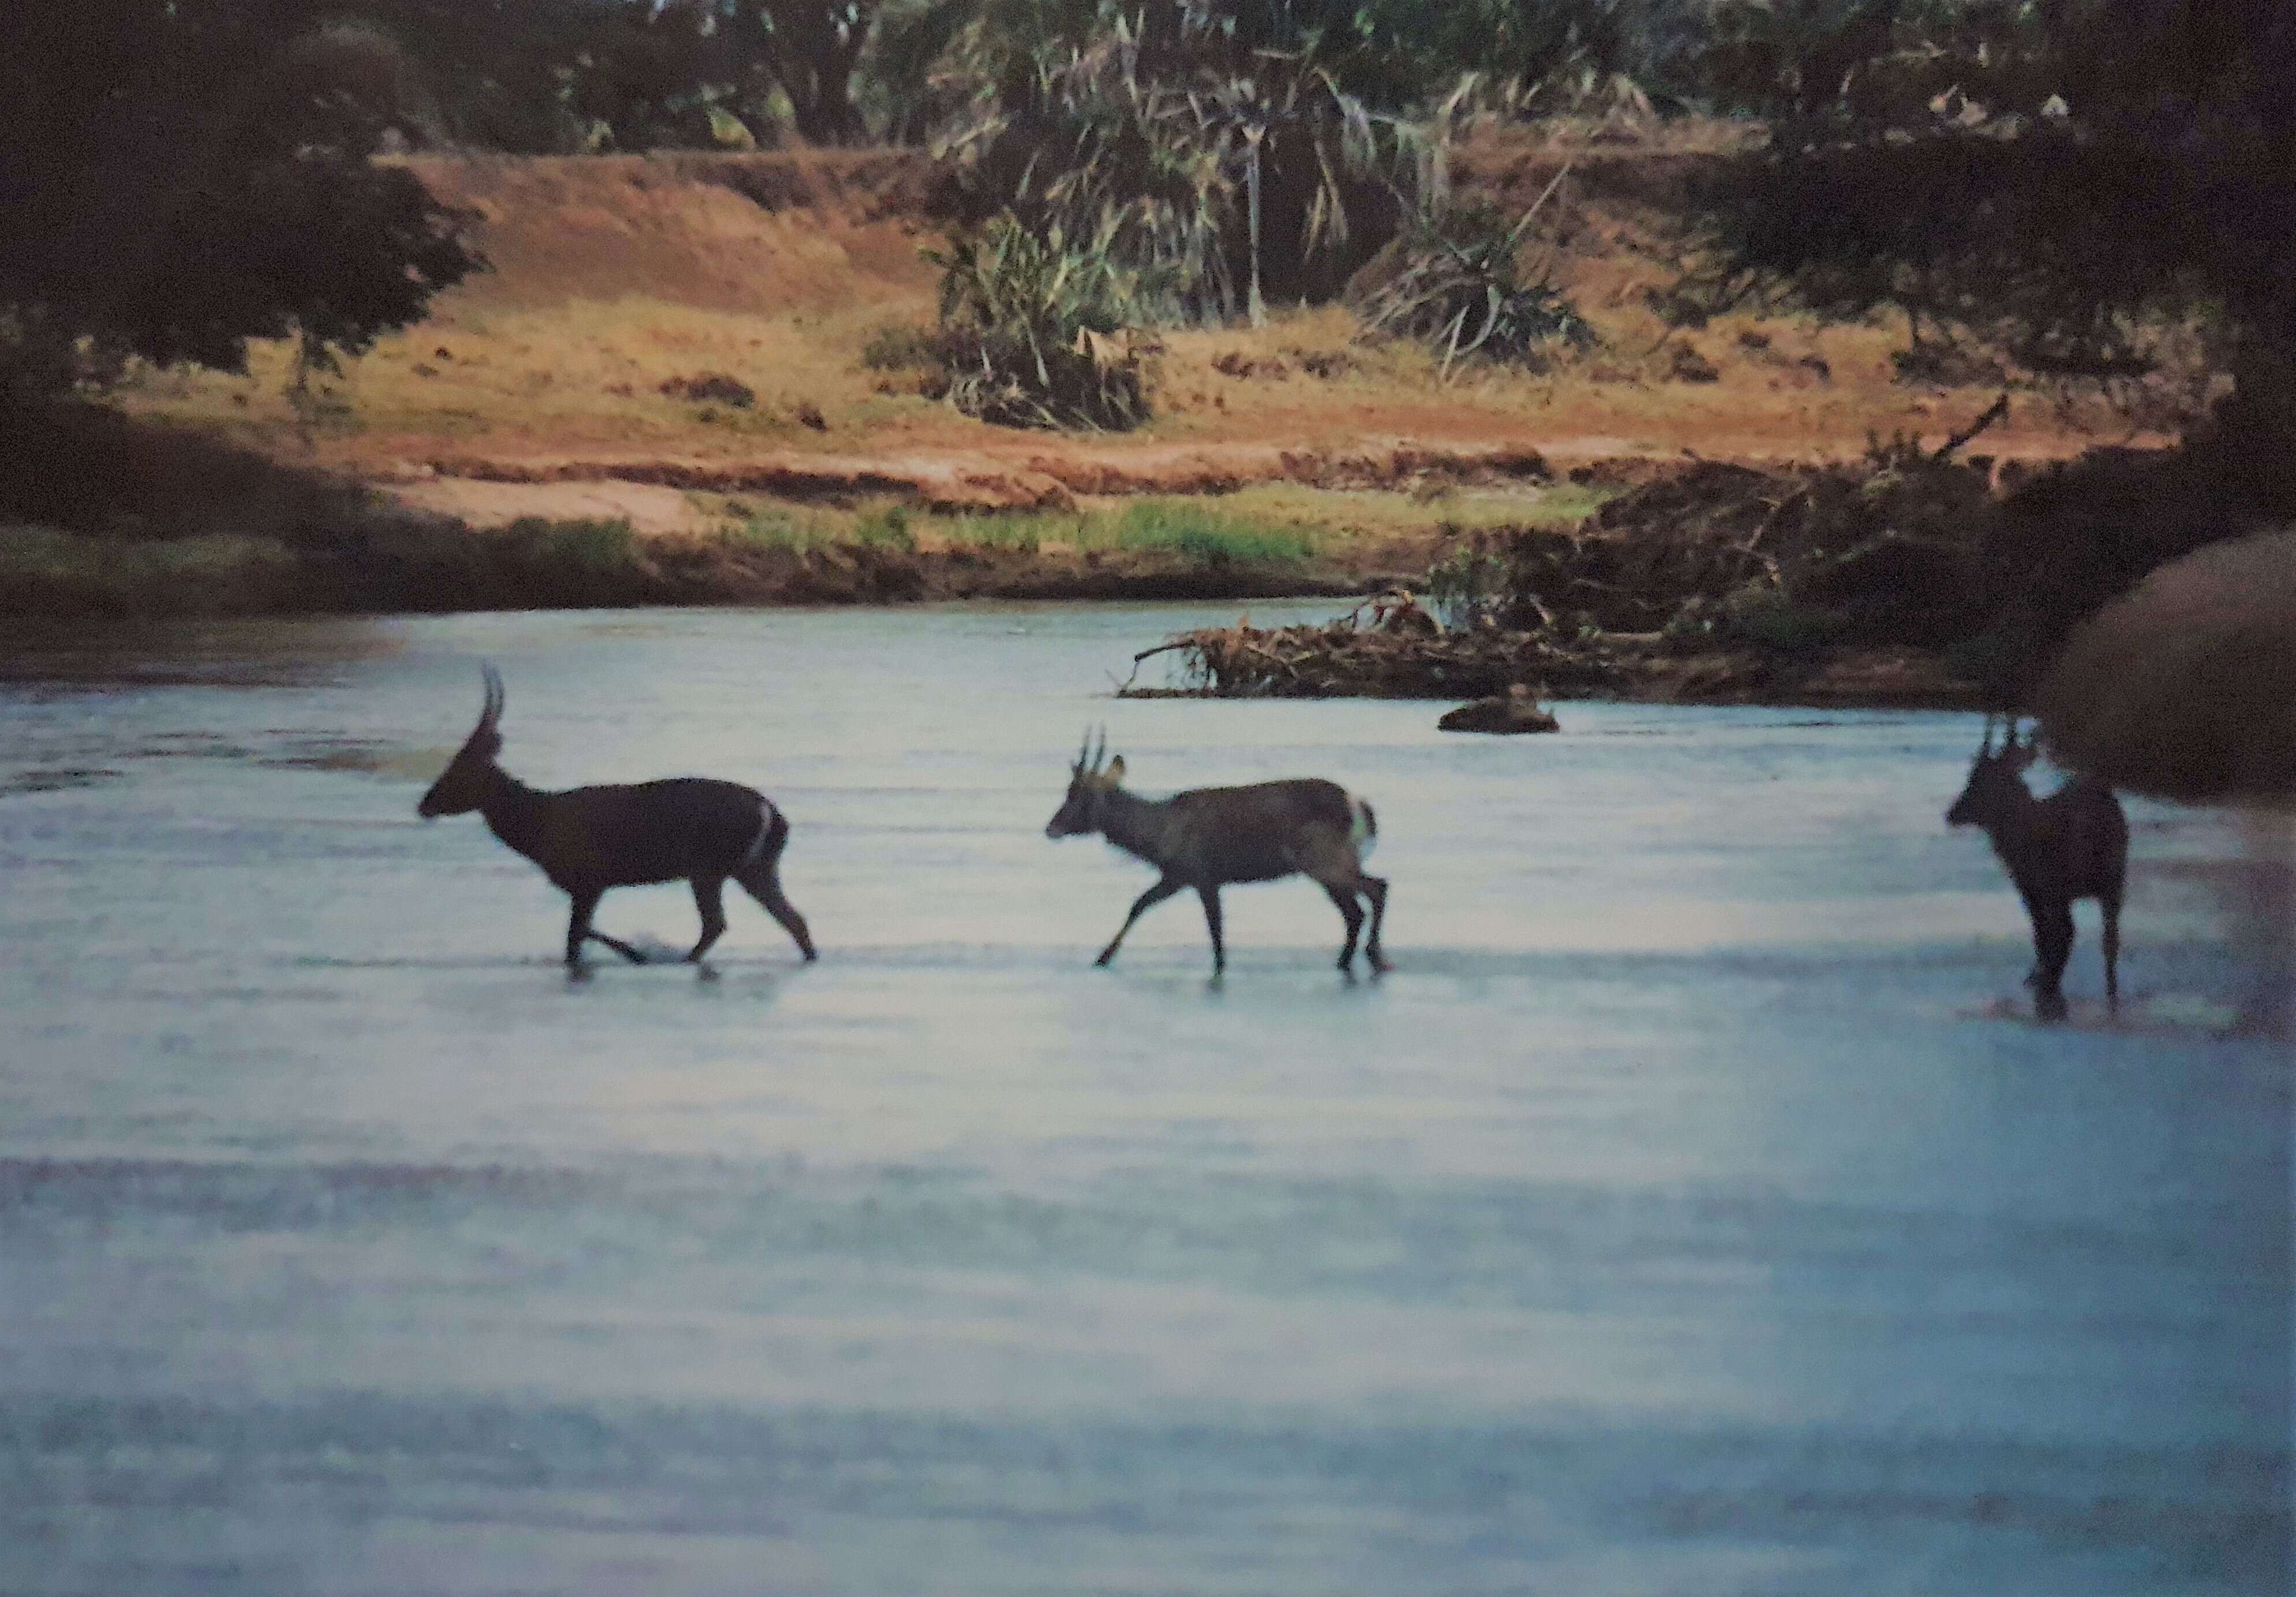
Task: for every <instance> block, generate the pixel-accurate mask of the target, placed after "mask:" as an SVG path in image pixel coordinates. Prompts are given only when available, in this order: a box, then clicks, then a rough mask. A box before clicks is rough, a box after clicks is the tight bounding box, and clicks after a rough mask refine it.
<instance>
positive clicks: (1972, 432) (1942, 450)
mask: <svg viewBox="0 0 2296 1597" xmlns="http://www.w3.org/2000/svg"><path fill="white" fill-rule="evenodd" d="M2007 414H2009V391H2008V390H2007V389H2003V390H2002V391H2001V397H1999V398H1998V399H1996V400H1995V401H1994V402H1993V403H1992V404H1990V405H1987V406H1986V407H1985V411H1984V414H1981V415H1980V416H1979V417H1978V418H1977V420H1976V421H1974V422H1971V423H1970V424H1969V426H1968V428H1967V429H1966V430H1964V431H1961V432H1956V433H1955V434H1954V435H1953V436H1952V437H1951V438H1948V439H1946V441H1945V442H1944V443H1942V444H1940V445H1939V446H1938V449H1937V453H1936V454H1934V455H1931V456H1930V464H1931V465H1933V466H1934V465H1938V464H1940V463H1943V462H1944V460H1945V458H1946V456H1948V455H1951V454H1952V453H1953V452H1954V451H1955V450H1956V449H1958V448H1960V447H1961V446H1963V445H1964V444H1966V443H1967V442H1969V440H1970V439H1972V438H1975V437H1976V436H1977V435H1978V434H1979V433H1980V432H1983V431H1984V430H1986V429H1987V428H1989V427H1990V426H1992V425H1993V424H1994V423H1995V422H1998V421H1999V420H2001V418H2002V417H2004V416H2005V415H2007Z"/></svg>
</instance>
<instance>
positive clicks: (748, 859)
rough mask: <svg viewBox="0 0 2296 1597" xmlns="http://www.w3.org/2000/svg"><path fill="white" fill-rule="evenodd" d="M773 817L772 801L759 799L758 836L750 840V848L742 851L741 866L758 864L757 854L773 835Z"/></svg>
mask: <svg viewBox="0 0 2296 1597" xmlns="http://www.w3.org/2000/svg"><path fill="white" fill-rule="evenodd" d="M774 815H775V810H774V801H773V800H772V799H770V798H760V799H758V835H757V836H756V837H753V838H751V839H750V846H749V847H748V848H744V849H742V865H743V866H748V865H753V864H757V863H758V852H759V851H760V850H761V849H763V848H765V846H766V839H767V838H769V837H771V836H772V835H773V831H774Z"/></svg>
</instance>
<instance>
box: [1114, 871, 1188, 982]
mask: <svg viewBox="0 0 2296 1597" xmlns="http://www.w3.org/2000/svg"><path fill="white" fill-rule="evenodd" d="M1187 885H1188V884H1187V883H1186V882H1184V881H1179V880H1175V879H1173V878H1172V877H1169V876H1167V877H1165V878H1164V879H1163V880H1161V881H1159V882H1158V883H1157V884H1156V885H1155V886H1154V887H1152V888H1150V889H1148V890H1147V891H1146V892H1144V893H1143V894H1141V895H1140V897H1137V898H1135V899H1134V900H1133V901H1132V913H1130V914H1128V915H1127V916H1125V917H1124V924H1123V925H1121V926H1119V927H1118V928H1117V929H1116V935H1115V936H1114V937H1112V938H1109V939H1108V946H1107V947H1105V948H1103V949H1102V950H1101V951H1100V957H1099V958H1098V959H1096V960H1095V961H1093V963H1094V964H1095V965H1104V964H1106V963H1107V962H1109V961H1110V960H1112V959H1114V958H1115V957H1116V951H1117V949H1118V948H1119V946H1122V945H1123V942H1124V934H1125V933H1126V932H1128V931H1130V930H1132V923H1133V922H1134V921H1137V920H1138V919H1139V918H1140V917H1141V916H1142V915H1144V914H1146V913H1148V912H1149V911H1150V910H1152V909H1153V908H1155V907H1156V905H1160V904H1161V903H1163V902H1164V900H1165V899H1167V898H1169V897H1171V896H1172V895H1173V894H1175V893H1177V892H1178V891H1179V890H1180V889H1182V888H1184V887H1185V886H1187ZM1206 902H1207V904H1209V903H1210V900H1206ZM1205 913H1206V914H1208V915H1210V916H1211V917H1213V919H1214V921H1215V922H1217V920H1218V914H1219V912H1218V909H1216V908H1213V909H1207V910H1206V911H1205ZM1212 946H1213V947H1214V949H1215V950H1217V949H1218V946H1219V930H1218V926H1217V924H1215V926H1214V929H1213V931H1212Z"/></svg>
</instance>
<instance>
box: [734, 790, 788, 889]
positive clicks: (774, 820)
mask: <svg viewBox="0 0 2296 1597" xmlns="http://www.w3.org/2000/svg"><path fill="white" fill-rule="evenodd" d="M758 812H759V813H758V835H757V836H756V837H755V838H754V839H751V840H750V846H749V847H748V848H745V849H743V850H742V858H741V862H740V864H737V865H736V866H735V867H734V868H735V870H736V872H741V871H746V870H748V869H749V868H750V866H752V865H755V864H760V863H763V864H768V865H770V864H773V863H774V862H775V861H776V860H778V859H779V858H781V853H782V848H783V846H784V845H786V844H787V843H788V842H789V830H790V829H789V821H788V819H787V818H786V817H785V816H783V814H782V812H781V807H780V806H778V805H776V804H775V802H774V801H773V800H772V799H770V798H762V797H761V798H758Z"/></svg>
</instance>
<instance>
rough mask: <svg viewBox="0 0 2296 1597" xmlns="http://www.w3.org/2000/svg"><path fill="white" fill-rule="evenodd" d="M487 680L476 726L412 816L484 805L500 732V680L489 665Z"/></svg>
mask: <svg viewBox="0 0 2296 1597" xmlns="http://www.w3.org/2000/svg"><path fill="white" fill-rule="evenodd" d="M483 669H484V671H485V673H486V679H487V703H486V708H484V709H482V710H480V712H479V724H478V725H476V726H475V727H473V728H471V735H470V737H469V738H468V739H467V740H465V741H464V742H463V746H462V748H461V749H457V750H456V751H455V758H453V759H451V760H449V761H447V768H446V769H445V770H444V771H441V772H440V773H439V780H438V781H436V782H432V783H431V784H430V791H429V792H427V793H425V794H423V795H422V803H420V804H418V805H416V806H415V807H414V813H415V814H416V815H421V816H422V818H423V819H424V820H426V821H435V820H437V819H438V818H439V816H440V815H469V814H470V813H471V811H472V810H474V809H476V808H478V807H479V806H480V804H482V803H484V802H485V800H486V796H487V790H488V786H489V779H490V778H491V777H492V776H493V775H494V772H495V756H496V755H497V754H500V753H501V752H502V746H503V744H502V733H499V732H497V731H496V730H495V725H496V722H498V721H500V720H501V719H502V707H503V684H502V677H501V676H500V675H499V674H497V673H496V670H495V668H494V667H492V666H487V667H483Z"/></svg>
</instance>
